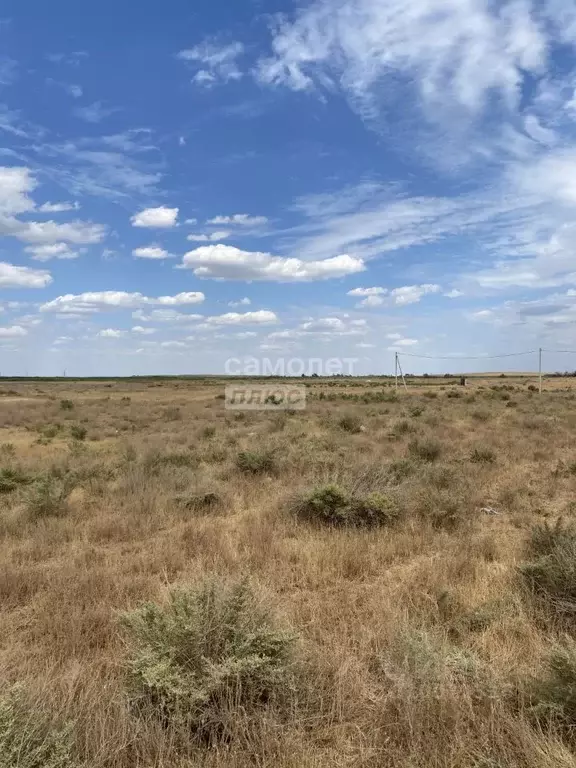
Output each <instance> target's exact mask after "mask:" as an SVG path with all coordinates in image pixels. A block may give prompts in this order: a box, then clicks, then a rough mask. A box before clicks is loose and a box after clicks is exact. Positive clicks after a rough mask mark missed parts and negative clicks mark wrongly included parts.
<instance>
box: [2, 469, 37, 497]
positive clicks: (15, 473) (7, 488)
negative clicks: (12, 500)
mask: <svg viewBox="0 0 576 768" xmlns="http://www.w3.org/2000/svg"><path fill="white" fill-rule="evenodd" d="M31 482H32V478H31V477H29V476H28V475H27V474H26V473H24V472H22V470H21V469H15V468H13V467H3V468H2V469H0V493H11V492H12V491H15V490H16V488H18V487H19V486H21V485H28V483H31Z"/></svg>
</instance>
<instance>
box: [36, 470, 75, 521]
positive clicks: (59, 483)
mask: <svg viewBox="0 0 576 768" xmlns="http://www.w3.org/2000/svg"><path fill="white" fill-rule="evenodd" d="M73 488H74V480H73V479H72V478H71V477H66V476H65V477H62V478H58V477H53V476H50V475H46V476H45V477H42V478H41V479H40V480H39V481H38V482H37V483H35V484H34V485H33V486H32V488H31V489H30V493H29V494H28V498H27V500H26V509H27V511H28V515H29V517H30V518H31V519H32V520H39V519H40V518H44V517H59V516H61V515H64V514H66V512H67V511H68V496H69V495H70V493H71V492H72V490H73Z"/></svg>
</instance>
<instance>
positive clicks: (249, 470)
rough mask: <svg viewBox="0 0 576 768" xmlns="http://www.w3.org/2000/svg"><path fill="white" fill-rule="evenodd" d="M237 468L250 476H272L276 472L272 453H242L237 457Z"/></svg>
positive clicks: (263, 451)
mask: <svg viewBox="0 0 576 768" xmlns="http://www.w3.org/2000/svg"><path fill="white" fill-rule="evenodd" d="M236 466H237V467H238V469H239V470H240V471H241V472H245V473H246V474H249V475H263V474H271V473H273V472H275V471H276V461H275V459H274V454H273V453H272V451H265V450H262V451H241V452H240V453H239V454H238V456H237V457H236Z"/></svg>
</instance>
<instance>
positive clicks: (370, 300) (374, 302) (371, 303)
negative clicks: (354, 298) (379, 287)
mask: <svg viewBox="0 0 576 768" xmlns="http://www.w3.org/2000/svg"><path fill="white" fill-rule="evenodd" d="M383 304H384V299H383V298H382V296H374V295H372V296H366V298H365V299H362V301H361V302H360V304H359V306H360V307H381V306H382V305H383Z"/></svg>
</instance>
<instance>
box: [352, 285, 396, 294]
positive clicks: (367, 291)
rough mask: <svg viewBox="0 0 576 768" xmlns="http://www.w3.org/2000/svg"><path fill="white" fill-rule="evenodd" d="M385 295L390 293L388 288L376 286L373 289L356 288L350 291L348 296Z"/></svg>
mask: <svg viewBox="0 0 576 768" xmlns="http://www.w3.org/2000/svg"><path fill="white" fill-rule="evenodd" d="M384 293H388V291H387V290H386V288H380V287H379V286H374V287H373V288H354V289H353V290H351V291H348V296H380V295H382V294H384Z"/></svg>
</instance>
